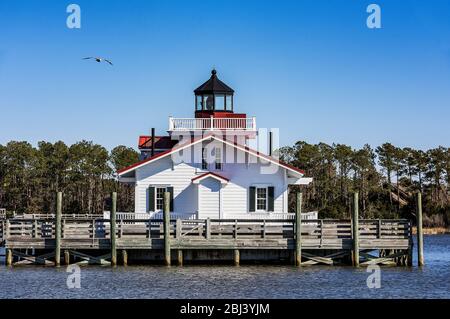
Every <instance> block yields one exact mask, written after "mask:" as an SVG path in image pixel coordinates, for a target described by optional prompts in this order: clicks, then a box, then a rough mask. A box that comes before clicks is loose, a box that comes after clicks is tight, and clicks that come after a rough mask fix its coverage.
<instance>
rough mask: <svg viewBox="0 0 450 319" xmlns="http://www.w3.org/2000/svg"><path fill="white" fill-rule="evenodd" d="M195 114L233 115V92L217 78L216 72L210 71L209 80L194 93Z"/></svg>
mask: <svg viewBox="0 0 450 319" xmlns="http://www.w3.org/2000/svg"><path fill="white" fill-rule="evenodd" d="M194 93H195V111H196V113H197V112H199V113H214V112H230V113H233V94H234V90H233V89H232V88H230V87H229V86H228V85H226V84H225V83H223V82H222V81H220V80H219V79H218V78H217V71H216V70H214V69H213V70H212V71H211V78H210V79H209V80H208V81H206V82H205V83H203V84H202V85H200V86H199V87H198V88H197V89H196V90H195V91H194Z"/></svg>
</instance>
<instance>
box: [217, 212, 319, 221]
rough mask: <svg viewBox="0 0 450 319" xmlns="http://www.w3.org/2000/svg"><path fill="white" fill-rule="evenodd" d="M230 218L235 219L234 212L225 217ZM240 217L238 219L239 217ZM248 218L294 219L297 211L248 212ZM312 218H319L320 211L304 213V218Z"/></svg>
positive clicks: (240, 216)
mask: <svg viewBox="0 0 450 319" xmlns="http://www.w3.org/2000/svg"><path fill="white" fill-rule="evenodd" d="M227 218H230V219H233V218H234V216H233V214H229V215H227V214H226V216H225V219H227ZM239 218H241V219H242V215H239ZM239 218H238V219H239ZM245 218H248V219H287V220H292V219H295V213H254V212H252V213H248V217H245ZM312 219H318V213H317V212H308V213H302V220H312Z"/></svg>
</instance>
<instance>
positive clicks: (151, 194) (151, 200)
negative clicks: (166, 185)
mask: <svg viewBox="0 0 450 319" xmlns="http://www.w3.org/2000/svg"><path fill="white" fill-rule="evenodd" d="M148 210H149V211H150V212H154V211H155V188H154V187H149V188H148Z"/></svg>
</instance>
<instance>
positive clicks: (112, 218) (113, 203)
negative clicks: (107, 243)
mask: <svg viewBox="0 0 450 319" xmlns="http://www.w3.org/2000/svg"><path fill="white" fill-rule="evenodd" d="M116 209H117V193H116V192H113V193H112V194H111V214H110V216H109V220H110V221H109V222H110V224H111V232H110V236H111V266H116V265H117V248H116Z"/></svg>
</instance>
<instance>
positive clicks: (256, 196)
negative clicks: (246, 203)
mask: <svg viewBox="0 0 450 319" xmlns="http://www.w3.org/2000/svg"><path fill="white" fill-rule="evenodd" d="M254 187H255V213H270V212H269V187H270V186H266V185H255V186H254ZM272 187H273V186H272ZM258 188H259V189H265V190H266V198H265V200H266V208H265V209H258Z"/></svg>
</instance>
